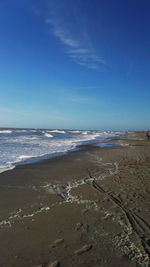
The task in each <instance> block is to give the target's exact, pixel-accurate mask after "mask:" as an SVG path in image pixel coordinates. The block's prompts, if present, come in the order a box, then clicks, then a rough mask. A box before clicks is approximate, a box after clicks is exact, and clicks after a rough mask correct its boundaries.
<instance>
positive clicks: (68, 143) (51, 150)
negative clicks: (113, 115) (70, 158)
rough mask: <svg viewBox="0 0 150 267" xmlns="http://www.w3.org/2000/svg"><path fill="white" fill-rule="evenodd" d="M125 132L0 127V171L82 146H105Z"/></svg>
mask: <svg viewBox="0 0 150 267" xmlns="http://www.w3.org/2000/svg"><path fill="white" fill-rule="evenodd" d="M122 134H124V133H122V132H114V131H83V130H60V129H14V128H13V129H11V128H10V129H8V128H7V129H6V128H0V172H4V171H6V170H9V169H13V168H14V167H15V166H17V165H19V164H27V163H33V162H38V161H41V160H43V159H48V158H52V157H56V156H59V155H63V154H65V153H67V152H69V151H73V150H76V149H79V148H78V146H79V145H84V144H95V143H96V144H98V143H103V142H104V143H105V141H106V139H108V138H115V137H117V136H120V135H122Z"/></svg>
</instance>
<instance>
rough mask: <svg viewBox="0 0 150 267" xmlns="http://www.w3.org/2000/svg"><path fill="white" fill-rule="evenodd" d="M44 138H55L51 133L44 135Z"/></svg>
mask: <svg viewBox="0 0 150 267" xmlns="http://www.w3.org/2000/svg"><path fill="white" fill-rule="evenodd" d="M44 136H45V137H53V135H52V134H49V133H44Z"/></svg>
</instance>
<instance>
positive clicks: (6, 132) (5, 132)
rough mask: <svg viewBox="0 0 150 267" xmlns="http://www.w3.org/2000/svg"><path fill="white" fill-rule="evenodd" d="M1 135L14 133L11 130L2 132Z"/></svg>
mask: <svg viewBox="0 0 150 267" xmlns="http://www.w3.org/2000/svg"><path fill="white" fill-rule="evenodd" d="M0 133H1V134H10V133H12V131H11V130H0Z"/></svg>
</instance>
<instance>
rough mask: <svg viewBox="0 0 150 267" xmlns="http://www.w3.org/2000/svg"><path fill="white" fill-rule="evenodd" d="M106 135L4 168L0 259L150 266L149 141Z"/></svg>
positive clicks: (7, 266) (21, 265) (7, 264)
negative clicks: (98, 141) (100, 140)
mask: <svg viewBox="0 0 150 267" xmlns="http://www.w3.org/2000/svg"><path fill="white" fill-rule="evenodd" d="M105 142H106V143H107V144H108V146H107V145H105V146H104V147H102V146H101V147H100V146H98V145H94V144H91V145H82V146H80V150H77V151H73V152H69V153H67V154H65V155H62V156H59V157H55V158H52V159H47V160H43V161H41V162H38V163H33V164H25V165H19V166H17V167H16V168H14V169H13V170H8V171H5V172H3V173H0V239H1V246H0V266H3V267H12V266H16V267H25V266H29V267H30V266H44V267H46V266H51V267H54V266H64V267H65V266H69V267H70V266H73V267H76V266H80V267H82V266H86V267H91V266H94V267H96V266H101V267H107V266H108V267H109V266H110V267H116V266H124V267H127V266H129V267H131V266H142V267H147V266H149V263H150V262H149V253H150V249H149V246H150V220H149V211H150V192H149V191H150V190H149V178H150V141H149V142H148V141H147V139H146V136H145V133H144V132H131V133H129V134H128V135H127V136H122V137H117V138H115V139H111V138H110V139H107V140H106V141H105ZM109 144H111V145H109Z"/></svg>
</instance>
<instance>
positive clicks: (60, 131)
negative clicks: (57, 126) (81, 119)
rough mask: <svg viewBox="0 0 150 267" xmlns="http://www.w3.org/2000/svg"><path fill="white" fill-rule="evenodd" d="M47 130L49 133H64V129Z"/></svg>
mask: <svg viewBox="0 0 150 267" xmlns="http://www.w3.org/2000/svg"><path fill="white" fill-rule="evenodd" d="M47 132H50V133H62V134H65V133H66V132H65V131H62V130H50V131H47Z"/></svg>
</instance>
